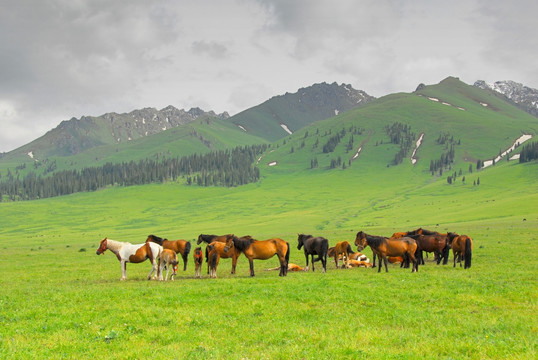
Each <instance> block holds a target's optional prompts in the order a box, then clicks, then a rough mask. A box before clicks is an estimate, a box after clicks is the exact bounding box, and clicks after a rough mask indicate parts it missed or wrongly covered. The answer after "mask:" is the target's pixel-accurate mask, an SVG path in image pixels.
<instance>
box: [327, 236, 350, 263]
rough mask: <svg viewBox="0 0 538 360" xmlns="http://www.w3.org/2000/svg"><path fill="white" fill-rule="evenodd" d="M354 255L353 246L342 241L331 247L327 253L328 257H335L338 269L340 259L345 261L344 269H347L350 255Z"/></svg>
mask: <svg viewBox="0 0 538 360" xmlns="http://www.w3.org/2000/svg"><path fill="white" fill-rule="evenodd" d="M350 254H353V250H352V249H351V245H350V244H349V242H347V241H340V242H338V243H336V245H335V246H333V247H330V248H329V250H328V251H327V256H332V257H334V263H335V264H336V268H337V269H338V259H340V258H342V259H343V261H344V265H345V267H344V269H347V262H348V260H349V255H350Z"/></svg>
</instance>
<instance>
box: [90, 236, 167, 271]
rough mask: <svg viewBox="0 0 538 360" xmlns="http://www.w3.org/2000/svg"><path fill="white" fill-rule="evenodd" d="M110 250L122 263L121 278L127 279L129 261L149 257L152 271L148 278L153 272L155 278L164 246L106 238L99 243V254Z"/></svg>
mask: <svg viewBox="0 0 538 360" xmlns="http://www.w3.org/2000/svg"><path fill="white" fill-rule="evenodd" d="M107 249H108V250H110V251H112V252H113V253H114V255H116V257H117V258H118V260H119V261H120V264H121V280H126V279H127V263H128V262H131V263H141V262H144V261H146V260H147V259H149V260H150V261H151V265H152V268H151V271H150V272H149V274H148V280H150V279H151V274H153V273H154V274H155V275H154V276H153V278H154V279H155V278H156V277H157V274H158V264H157V258H158V257H159V256H160V255H161V252H162V251H163V247H162V246H161V245H158V244H155V243H153V242H147V243H144V244H136V245H133V244H131V243H129V242H121V241H115V240H112V239H108V238H104V239H103V240H101V242H100V243H99V248H97V251H96V253H97V255H101V254H102V253H104V252H105V251H106V250H107Z"/></svg>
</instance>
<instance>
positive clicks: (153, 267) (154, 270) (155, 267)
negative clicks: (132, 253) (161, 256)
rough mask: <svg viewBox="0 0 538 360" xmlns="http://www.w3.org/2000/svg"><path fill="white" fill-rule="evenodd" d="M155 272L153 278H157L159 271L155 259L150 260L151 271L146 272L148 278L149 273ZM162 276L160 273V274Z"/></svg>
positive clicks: (149, 278) (149, 276)
mask: <svg viewBox="0 0 538 360" xmlns="http://www.w3.org/2000/svg"><path fill="white" fill-rule="evenodd" d="M153 273H155V276H154V278H157V274H158V273H159V267H158V265H157V263H156V262H155V260H151V271H150V272H149V274H148V280H151V274H153ZM161 276H162V274H161Z"/></svg>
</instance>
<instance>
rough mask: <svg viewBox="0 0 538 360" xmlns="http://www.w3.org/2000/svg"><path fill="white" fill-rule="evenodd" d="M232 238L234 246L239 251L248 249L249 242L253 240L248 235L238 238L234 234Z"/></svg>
mask: <svg viewBox="0 0 538 360" xmlns="http://www.w3.org/2000/svg"><path fill="white" fill-rule="evenodd" d="M232 239H233V242H234V247H236V248H237V250H239V251H245V250H246V249H248V247H249V246H250V244H252V243H253V242H254V241H255V240H254V239H253V238H252V237H251V236H250V235H247V236H242V237H240V238H238V237H237V236H234V237H233V238H232Z"/></svg>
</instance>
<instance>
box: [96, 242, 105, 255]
mask: <svg viewBox="0 0 538 360" xmlns="http://www.w3.org/2000/svg"><path fill="white" fill-rule="evenodd" d="M107 240H108V238H104V239H103V240H101V242H100V243H99V247H98V248H97V251H96V252H95V253H96V254H97V255H101V254H102V253H104V252H105V250H106V249H107V244H106V243H107Z"/></svg>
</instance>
